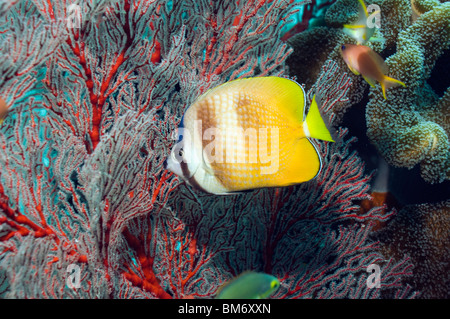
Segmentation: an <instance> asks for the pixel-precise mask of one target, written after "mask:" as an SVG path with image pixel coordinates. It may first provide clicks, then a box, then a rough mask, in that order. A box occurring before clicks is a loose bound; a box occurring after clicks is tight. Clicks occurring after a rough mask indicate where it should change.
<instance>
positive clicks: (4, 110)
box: [0, 96, 8, 124]
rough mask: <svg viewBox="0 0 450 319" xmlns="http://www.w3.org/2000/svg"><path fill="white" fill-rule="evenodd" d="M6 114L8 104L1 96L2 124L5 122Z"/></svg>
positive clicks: (0, 117)
mask: <svg viewBox="0 0 450 319" xmlns="http://www.w3.org/2000/svg"><path fill="white" fill-rule="evenodd" d="M6 114H8V105H7V104H6V101H5V100H4V99H3V98H2V97H1V96H0V124H2V123H3V119H4V118H5V116H6Z"/></svg>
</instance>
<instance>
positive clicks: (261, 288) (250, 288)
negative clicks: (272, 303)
mask: <svg viewBox="0 0 450 319" xmlns="http://www.w3.org/2000/svg"><path fill="white" fill-rule="evenodd" d="M279 287H280V281H279V280H278V279H277V278H276V277H274V276H272V275H268V274H265V273H258V272H253V271H249V272H244V273H242V274H241V275H239V276H237V277H236V278H234V279H233V280H231V281H230V282H228V283H226V284H225V285H224V286H223V287H221V288H220V290H219V293H218V294H217V297H216V298H217V299H265V298H268V297H270V295H272V294H273V293H274V292H276V291H277V290H278V288H279Z"/></svg>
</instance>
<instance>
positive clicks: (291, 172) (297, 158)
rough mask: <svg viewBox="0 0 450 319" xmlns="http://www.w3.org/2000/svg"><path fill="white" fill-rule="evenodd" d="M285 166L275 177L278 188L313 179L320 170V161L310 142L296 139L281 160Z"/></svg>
mask: <svg viewBox="0 0 450 319" xmlns="http://www.w3.org/2000/svg"><path fill="white" fill-rule="evenodd" d="M283 163H285V164H286V166H285V167H284V168H283V169H282V170H281V171H280V174H279V175H278V176H276V179H277V180H276V182H277V184H278V185H280V186H288V185H294V184H299V183H303V182H306V181H309V180H311V179H313V178H314V177H315V176H316V175H317V174H318V173H319V171H320V169H321V159H320V156H319V153H318V152H317V150H316V148H315V147H314V145H313V144H312V142H311V141H310V140H309V139H307V138H302V139H298V140H297V141H296V143H295V144H294V145H293V147H292V149H291V151H290V152H289V153H288V154H286V157H285V158H284V159H283Z"/></svg>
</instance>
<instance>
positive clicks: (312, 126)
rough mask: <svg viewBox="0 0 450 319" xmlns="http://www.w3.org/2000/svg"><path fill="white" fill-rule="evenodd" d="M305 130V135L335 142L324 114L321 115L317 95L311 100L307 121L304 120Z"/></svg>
mask: <svg viewBox="0 0 450 319" xmlns="http://www.w3.org/2000/svg"><path fill="white" fill-rule="evenodd" d="M303 130H304V131H305V135H306V136H308V137H312V138H317V139H319V140H324V141H329V142H334V140H333V138H332V137H331V134H330V131H329V130H328V128H327V126H326V124H325V122H324V121H323V119H322V116H321V115H320V111H319V107H318V106H317V102H316V96H315V95H314V97H313V100H312V102H311V107H310V108H309V112H308V115H306V120H305V122H303Z"/></svg>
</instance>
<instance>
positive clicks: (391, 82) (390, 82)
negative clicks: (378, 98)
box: [380, 75, 406, 100]
mask: <svg viewBox="0 0 450 319" xmlns="http://www.w3.org/2000/svg"><path fill="white" fill-rule="evenodd" d="M380 84H381V89H382V90H383V97H384V99H385V100H386V89H388V88H390V87H393V86H398V85H401V86H404V87H406V84H405V83H403V82H402V81H399V80H396V79H394V78H391V77H389V76H386V75H385V76H384V78H383V81H381V83H380Z"/></svg>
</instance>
